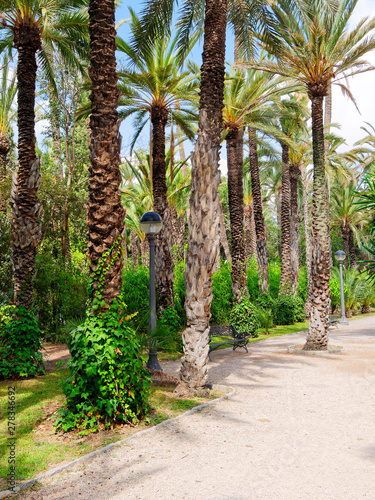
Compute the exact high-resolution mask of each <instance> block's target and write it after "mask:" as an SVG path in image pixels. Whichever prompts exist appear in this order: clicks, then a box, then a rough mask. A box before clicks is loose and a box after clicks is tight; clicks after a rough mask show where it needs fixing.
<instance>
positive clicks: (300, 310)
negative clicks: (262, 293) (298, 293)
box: [274, 295, 305, 325]
mask: <svg viewBox="0 0 375 500" xmlns="http://www.w3.org/2000/svg"><path fill="white" fill-rule="evenodd" d="M274 316H275V322H276V324H277V325H293V324H294V323H296V322H301V321H304V320H305V303H304V301H303V299H302V298H301V297H293V296H292V295H285V296H280V297H278V298H277V299H276V300H275V305H274Z"/></svg>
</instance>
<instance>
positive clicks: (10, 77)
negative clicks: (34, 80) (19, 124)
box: [0, 55, 17, 214]
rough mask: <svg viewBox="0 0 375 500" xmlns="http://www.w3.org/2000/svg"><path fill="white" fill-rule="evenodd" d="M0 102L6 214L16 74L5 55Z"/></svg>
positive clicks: (1, 205)
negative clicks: (6, 188) (8, 158)
mask: <svg viewBox="0 0 375 500" xmlns="http://www.w3.org/2000/svg"><path fill="white" fill-rule="evenodd" d="M1 66H2V73H1V91H0V92H1V100H0V186H1V187H0V213H3V214H6V213H7V207H6V203H5V200H6V199H7V196H6V195H5V192H4V190H5V180H6V178H7V163H8V160H7V156H8V153H9V151H10V140H9V135H10V133H11V127H12V122H13V120H14V119H15V110H14V100H15V97H16V93H17V84H16V73H15V72H13V74H12V73H11V71H10V67H9V61H8V57H7V55H5V56H4V58H3V60H2V62H1Z"/></svg>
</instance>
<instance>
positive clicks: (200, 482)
mask: <svg viewBox="0 0 375 500" xmlns="http://www.w3.org/2000/svg"><path fill="white" fill-rule="evenodd" d="M304 338H305V337H304V335H300V334H293V335H288V336H283V337H278V338H273V339H269V340H265V341H262V342H258V343H254V344H251V345H250V348H249V353H248V354H246V353H244V352H241V351H242V350H240V351H235V352H233V351H231V350H225V351H221V352H220V351H219V352H215V353H213V354H212V362H211V363H210V370H209V380H210V382H213V383H218V384H224V385H229V386H231V387H234V388H235V390H236V395H235V396H234V398H233V399H231V400H228V401H223V402H221V403H219V404H217V405H214V406H211V407H209V408H206V409H204V410H203V411H202V412H200V413H196V414H194V415H191V416H188V417H184V418H181V419H179V420H176V421H174V422H173V423H172V424H170V425H167V426H165V427H161V428H159V429H156V430H155V432H152V433H149V434H145V435H143V436H140V437H139V438H136V439H134V440H132V441H130V442H128V443H127V444H125V445H123V446H121V447H116V448H114V449H112V450H111V451H109V452H107V453H106V454H103V455H101V456H99V457H96V458H95V459H93V460H91V461H89V462H86V464H84V465H79V466H76V467H74V468H73V469H71V470H69V471H66V472H64V473H62V474H60V475H58V476H55V477H53V478H51V479H50V480H49V481H48V482H46V483H45V484H44V485H43V487H42V488H41V489H40V490H38V491H37V492H30V491H29V492H27V493H26V492H23V493H21V495H20V497H19V498H28V499H35V500H39V499H49V500H52V499H56V500H57V499H59V500H67V499H69V500H70V499H72V500H73V499H74V500H76V499H87V500H95V499H100V500H101V499H103V500H104V499H106V500H107V499H108V500H112V499H113V500H114V499H129V500H136V499H141V500H149V499H152V498H157V499H163V500H172V499H176V500H183V499H186V500H248V499H249V500H250V499H251V500H257V499H259V500H260V499H262V500H268V499H270V500H294V499H298V500H307V499H314V500H323V499H330V500H331V499H337V500H350V499H353V500H354V499H355V500H357V499H362V498H368V499H374V498H375V317H374V316H372V317H366V318H364V319H359V320H354V321H351V322H350V325H349V326H340V327H339V329H333V330H332V331H331V334H330V339H331V344H335V345H340V346H343V347H344V351H343V352H342V354H340V355H335V354H331V355H324V356H322V355H319V356H303V355H302V356H301V355H297V354H289V353H288V352H287V350H286V348H287V347H288V346H290V345H292V344H302V343H303V342H304ZM164 369H165V371H169V372H171V373H173V371H175V372H176V371H177V369H178V367H177V365H176V363H171V362H170V363H166V364H164Z"/></svg>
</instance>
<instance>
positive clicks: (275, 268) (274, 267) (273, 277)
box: [268, 261, 281, 299]
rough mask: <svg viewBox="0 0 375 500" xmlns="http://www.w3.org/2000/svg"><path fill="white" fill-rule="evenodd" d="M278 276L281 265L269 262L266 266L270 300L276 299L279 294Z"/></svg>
mask: <svg viewBox="0 0 375 500" xmlns="http://www.w3.org/2000/svg"><path fill="white" fill-rule="evenodd" d="M280 276H281V264H280V262H277V261H275V262H270V263H269V264H268V280H269V286H270V288H269V294H270V295H271V297H272V298H274V299H276V298H277V297H278V295H279V292H280Z"/></svg>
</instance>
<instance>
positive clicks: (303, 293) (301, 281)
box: [297, 266, 307, 302]
mask: <svg viewBox="0 0 375 500" xmlns="http://www.w3.org/2000/svg"><path fill="white" fill-rule="evenodd" d="M297 297H301V298H302V300H303V302H306V297H307V269H306V266H302V267H301V268H300V270H299V278H298V288H297Z"/></svg>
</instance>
